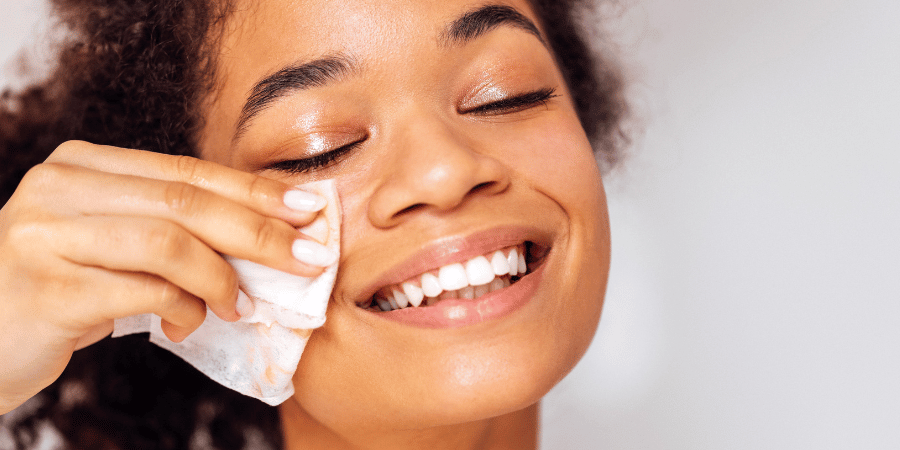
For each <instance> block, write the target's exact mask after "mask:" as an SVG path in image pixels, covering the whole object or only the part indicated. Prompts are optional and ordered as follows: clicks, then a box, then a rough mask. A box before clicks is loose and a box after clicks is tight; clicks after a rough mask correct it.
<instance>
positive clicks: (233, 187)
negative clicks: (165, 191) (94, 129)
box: [47, 141, 326, 226]
mask: <svg viewBox="0 0 900 450" xmlns="http://www.w3.org/2000/svg"><path fill="white" fill-rule="evenodd" d="M47 162H56V163H63V164H73V165H78V166H82V167H86V168H89V169H94V170H98V171H103V172H109V173H115V174H119V175H132V176H139V177H145V178H153V179H157V180H164V181H178V182H182V183H187V184H191V185H193V186H196V187H199V188H201V189H205V190H208V191H210V192H214V193H216V194H218V195H221V196H223V197H226V198H228V199H230V200H232V201H235V202H238V203H240V204H241V205H243V206H246V207H248V208H250V209H252V210H253V211H256V212H258V213H260V214H263V215H266V216H269V217H276V218H279V219H282V220H284V221H286V222H288V223H290V224H291V225H294V226H302V225H305V224H307V223H309V222H311V221H312V220H313V219H314V218H315V216H316V214H317V212H318V211H320V210H321V209H322V208H324V207H325V203H326V200H325V199H324V198H322V197H321V196H319V195H317V194H315V193H312V192H307V191H303V190H300V189H297V188H294V187H292V186H290V185H287V184H285V183H282V182H280V181H276V180H272V179H269V178H265V177H261V176H258V175H254V174H252V173H247V172H242V171H240V170H236V169H232V168H230V167H227V166H223V165H221V164H217V163H214V162H211V161H204V160H202V159H198V158H193V157H190V156H180V155H165V154H162V153H154V152H149V151H145V150H133V149H125V148H119V147H111V146H106V145H95V144H91V143H88V142H82V141H69V142H66V143H64V144H62V145H60V146H59V147H58V148H57V149H56V151H54V152H53V154H51V155H50V157H49V158H47Z"/></svg>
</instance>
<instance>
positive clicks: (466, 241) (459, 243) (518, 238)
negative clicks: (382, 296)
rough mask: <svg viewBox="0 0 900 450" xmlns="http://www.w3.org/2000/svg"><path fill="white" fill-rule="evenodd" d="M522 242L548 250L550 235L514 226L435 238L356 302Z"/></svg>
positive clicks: (394, 267)
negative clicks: (424, 274) (442, 268)
mask: <svg viewBox="0 0 900 450" xmlns="http://www.w3.org/2000/svg"><path fill="white" fill-rule="evenodd" d="M523 242H535V243H538V244H540V245H542V246H546V247H549V243H550V235H549V233H547V232H545V231H541V230H538V229H535V228H531V227H521V226H518V227H498V228H492V229H488V230H483V231H479V232H475V233H472V234H470V235H468V236H447V237H443V238H440V239H437V240H435V241H433V242H431V243H430V244H428V245H427V246H425V247H424V248H423V249H422V250H419V251H417V252H416V253H414V254H412V255H410V257H408V258H406V260H404V261H403V262H401V263H399V264H397V265H395V266H393V267H391V268H390V269H388V270H386V271H385V272H384V273H383V274H381V276H379V277H378V278H377V279H376V280H375V281H374V282H373V283H371V284H370V285H369V286H368V287H367V288H366V289H365V290H364V291H363V292H362V295H361V296H360V297H361V298H360V299H359V300H360V301H365V300H368V299H370V298H371V297H372V296H373V295H375V293H376V292H378V290H379V289H381V288H383V287H385V286H391V285H395V284H399V283H402V282H404V281H406V280H408V279H410V278H412V277H414V276H416V275H420V274H423V273H425V272H428V271H431V270H435V269H438V268H440V267H441V266H445V265H448V264H453V263H458V262H463V261H466V260H469V259H472V258H474V257H476V256H480V255H484V254H486V253H489V252H492V251H495V250H500V249H502V248H506V247H510V246H513V245H518V244H521V243H523Z"/></svg>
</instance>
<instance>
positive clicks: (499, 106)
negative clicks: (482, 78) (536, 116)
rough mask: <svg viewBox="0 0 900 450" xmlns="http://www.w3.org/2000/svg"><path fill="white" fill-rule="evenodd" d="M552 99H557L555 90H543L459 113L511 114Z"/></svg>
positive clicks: (544, 103)
mask: <svg viewBox="0 0 900 450" xmlns="http://www.w3.org/2000/svg"><path fill="white" fill-rule="evenodd" d="M554 97H558V95H557V94H556V89H553V88H544V89H539V90H537V91H532V92H526V93H524V94H519V95H514V96H512V97H507V98H503V99H500V100H496V101H493V102H490V103H485V104H483V105H478V106H476V107H474V108H471V109H468V110H464V111H460V113H462V114H471V115H478V116H490V115H500V114H511V113H515V112H519V111H524V110H527V109H531V108H534V107H537V106H544V105H546V104H547V102H549V101H550V99H552V98H554Z"/></svg>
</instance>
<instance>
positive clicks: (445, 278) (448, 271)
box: [438, 263, 469, 291]
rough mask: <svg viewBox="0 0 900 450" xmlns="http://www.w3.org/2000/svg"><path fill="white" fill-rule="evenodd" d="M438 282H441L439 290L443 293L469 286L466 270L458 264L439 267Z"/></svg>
mask: <svg viewBox="0 0 900 450" xmlns="http://www.w3.org/2000/svg"><path fill="white" fill-rule="evenodd" d="M438 280H440V281H441V288H442V289H444V290H445V291H455V290H457V289H459V288H464V287H466V286H468V285H469V280H468V278H466V269H465V268H464V267H463V265H462V264H459V263H456V264H450V265H449V266H444V267H441V269H440V270H439V271H438Z"/></svg>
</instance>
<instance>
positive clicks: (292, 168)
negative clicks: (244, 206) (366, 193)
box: [263, 138, 366, 175]
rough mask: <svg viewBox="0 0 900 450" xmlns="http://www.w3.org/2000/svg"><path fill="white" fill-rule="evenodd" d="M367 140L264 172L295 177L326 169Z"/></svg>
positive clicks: (270, 166)
mask: <svg viewBox="0 0 900 450" xmlns="http://www.w3.org/2000/svg"><path fill="white" fill-rule="evenodd" d="M365 140H366V138H363V139H359V140H357V141H354V142H351V143H349V144H347V145H343V146H340V147H338V148H336V149H334V150H328V151H326V152H322V153H319V154H317V155H313V156H310V157H309V158H303V159H291V160H287V161H279V162H277V163H274V164H270V165H269V166H267V167H266V168H265V169H263V170H275V171H279V172H284V173H288V174H291V175H295V174H301V173H308V172H312V171H314V170H320V169H324V168H325V167H328V166H330V165H332V164H334V163H335V162H337V161H338V159H340V158H341V157H343V156H344V155H346V154H347V153H349V152H350V151H351V150H353V149H355V148H357V147H359V146H360V145H362V143H363V142H364V141H365Z"/></svg>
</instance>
